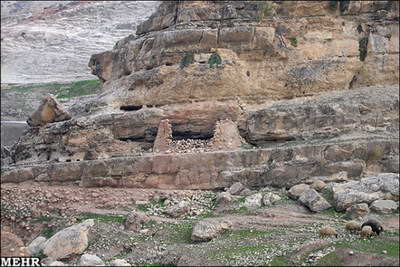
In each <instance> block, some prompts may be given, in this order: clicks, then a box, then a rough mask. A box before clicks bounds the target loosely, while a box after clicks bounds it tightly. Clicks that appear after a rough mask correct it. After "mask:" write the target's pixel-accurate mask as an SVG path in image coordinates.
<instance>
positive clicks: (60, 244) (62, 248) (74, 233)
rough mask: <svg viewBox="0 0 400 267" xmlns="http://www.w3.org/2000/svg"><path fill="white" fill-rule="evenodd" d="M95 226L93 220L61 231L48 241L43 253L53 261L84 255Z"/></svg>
mask: <svg viewBox="0 0 400 267" xmlns="http://www.w3.org/2000/svg"><path fill="white" fill-rule="evenodd" d="M93 225H94V221H93V219H89V220H86V221H84V222H82V223H80V224H75V225H73V226H70V227H68V228H65V229H64V230H61V231H60V232H58V233H56V234H55V235H54V236H52V237H51V238H50V239H49V240H47V241H46V243H45V245H44V249H43V253H44V254H45V255H47V256H48V257H49V258H51V259H53V260H57V259H62V258H65V257H67V256H68V255H71V254H80V253H82V252H83V251H85V249H86V248H87V246H88V237H87V234H88V231H89V229H90V227H91V226H93Z"/></svg>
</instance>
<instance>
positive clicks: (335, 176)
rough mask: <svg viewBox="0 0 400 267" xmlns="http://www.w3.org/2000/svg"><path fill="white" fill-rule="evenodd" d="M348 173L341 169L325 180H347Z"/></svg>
mask: <svg viewBox="0 0 400 267" xmlns="http://www.w3.org/2000/svg"><path fill="white" fill-rule="evenodd" d="M348 180H349V178H348V174H347V172H346V171H341V172H338V173H335V174H332V175H331V176H329V177H328V178H327V179H326V181H325V182H335V183H337V182H345V181H348Z"/></svg>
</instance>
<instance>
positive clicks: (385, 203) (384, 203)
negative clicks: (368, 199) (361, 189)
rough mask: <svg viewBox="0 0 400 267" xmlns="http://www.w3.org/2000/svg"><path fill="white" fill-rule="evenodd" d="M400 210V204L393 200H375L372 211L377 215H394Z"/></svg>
mask: <svg viewBox="0 0 400 267" xmlns="http://www.w3.org/2000/svg"><path fill="white" fill-rule="evenodd" d="M398 208H399V204H398V203H396V202H395V201H393V200H375V201H374V202H372V204H371V210H373V211H375V212H377V213H393V212H396V211H397V210H398Z"/></svg>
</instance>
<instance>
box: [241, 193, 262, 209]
mask: <svg viewBox="0 0 400 267" xmlns="http://www.w3.org/2000/svg"><path fill="white" fill-rule="evenodd" d="M262 200H263V195H262V194H261V193H256V194H253V195H250V196H248V197H246V200H245V201H244V203H243V206H245V207H248V208H258V207H261V206H262Z"/></svg>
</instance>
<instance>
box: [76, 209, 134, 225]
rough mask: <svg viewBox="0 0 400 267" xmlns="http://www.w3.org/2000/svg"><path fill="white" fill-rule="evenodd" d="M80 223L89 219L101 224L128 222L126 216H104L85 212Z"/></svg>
mask: <svg viewBox="0 0 400 267" xmlns="http://www.w3.org/2000/svg"><path fill="white" fill-rule="evenodd" d="M79 217H80V219H79V220H78V221H79V222H81V221H84V220H87V219H94V220H96V221H99V222H117V223H124V222H125V220H126V217H125V216H119V215H103V214H95V213H90V212H84V213H81V214H80V216H79Z"/></svg>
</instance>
